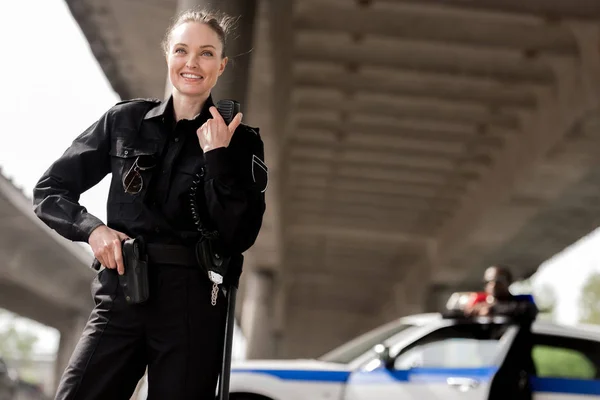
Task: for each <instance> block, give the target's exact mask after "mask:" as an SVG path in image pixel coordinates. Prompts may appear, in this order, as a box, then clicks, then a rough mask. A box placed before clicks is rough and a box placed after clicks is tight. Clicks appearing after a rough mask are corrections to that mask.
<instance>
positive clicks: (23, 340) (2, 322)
mask: <svg viewBox="0 0 600 400" xmlns="http://www.w3.org/2000/svg"><path fill="white" fill-rule="evenodd" d="M17 318H18V317H17V316H15V315H13V314H11V313H9V312H7V311H3V310H0V355H2V356H3V357H4V358H7V359H18V360H23V361H25V362H27V361H29V360H31V357H32V355H33V349H34V346H35V344H36V343H37V341H38V337H37V336H36V335H35V334H33V333H31V332H27V331H24V330H22V329H18V328H17Z"/></svg>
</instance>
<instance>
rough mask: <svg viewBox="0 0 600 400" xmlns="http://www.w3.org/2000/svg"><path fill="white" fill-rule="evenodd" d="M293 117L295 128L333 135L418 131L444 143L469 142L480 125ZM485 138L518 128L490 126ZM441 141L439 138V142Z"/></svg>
mask: <svg viewBox="0 0 600 400" xmlns="http://www.w3.org/2000/svg"><path fill="white" fill-rule="evenodd" d="M294 116H295V117H296V118H298V119H299V121H298V123H297V127H298V128H299V129H318V130H329V131H335V132H357V133H364V134H368V133H373V131H376V132H377V133H379V134H386V135H397V136H401V135H402V134H403V132H404V131H405V130H406V131H408V133H407V135H411V132H422V133H423V134H424V136H425V138H426V137H427V135H428V134H429V135H431V136H433V137H436V136H435V135H437V137H440V138H444V137H445V136H447V140H456V139H457V138H458V137H461V136H462V137H465V136H467V135H471V139H475V136H476V135H477V134H480V133H481V129H482V128H481V124H477V123H468V122H458V121H439V120H438V121H436V120H427V119H420V118H418V117H415V118H396V117H383V116H379V117H373V116H366V115H356V116H352V118H348V119H347V120H341V119H340V118H339V116H338V115H337V114H326V113H309V112H302V111H296V112H295V113H294ZM485 129H486V130H485V132H486V135H487V136H491V137H496V136H497V137H503V136H506V135H514V134H517V133H518V132H519V131H518V129H506V128H502V127H498V126H494V125H491V124H490V125H488V126H487V127H486V128H485ZM442 140H443V139H442Z"/></svg>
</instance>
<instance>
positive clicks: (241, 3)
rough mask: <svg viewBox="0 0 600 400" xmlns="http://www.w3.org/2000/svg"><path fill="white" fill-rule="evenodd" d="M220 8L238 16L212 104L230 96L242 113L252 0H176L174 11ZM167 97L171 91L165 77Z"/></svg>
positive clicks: (251, 34) (253, 10) (251, 33)
mask: <svg viewBox="0 0 600 400" xmlns="http://www.w3.org/2000/svg"><path fill="white" fill-rule="evenodd" d="M204 7H206V8H207V9H210V10H216V11H222V12H225V13H227V14H228V15H230V16H232V17H239V19H238V21H237V27H236V30H235V31H234V32H233V34H232V35H231V37H230V38H229V41H228V43H227V48H226V50H225V51H226V53H225V55H226V56H227V57H228V58H229V62H228V64H227V67H226V68H225V72H224V73H223V75H221V77H220V78H219V81H218V83H217V85H216V86H215V87H214V89H213V91H212V97H213V100H214V101H215V103H216V102H217V101H219V100H222V99H234V100H237V101H238V102H240V104H241V105H242V112H243V111H244V105H245V104H246V100H247V94H248V76H249V71H250V57H251V55H252V47H253V42H254V19H255V15H256V0H221V1H218V2H211V1H207V0H179V1H178V3H177V13H178V14H179V13H180V12H183V11H186V10H189V9H192V8H200V9H201V8H204ZM166 92H167V96H168V95H169V94H170V92H171V87H170V83H169V82H168V79H167V87H166Z"/></svg>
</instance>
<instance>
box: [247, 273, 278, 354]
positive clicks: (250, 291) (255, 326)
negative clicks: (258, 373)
mask: <svg viewBox="0 0 600 400" xmlns="http://www.w3.org/2000/svg"><path fill="white" fill-rule="evenodd" d="M247 278H248V281H247V286H246V296H245V299H244V313H243V315H242V331H243V332H244V334H245V336H246V343H247V349H246V357H247V358H249V359H256V358H270V357H273V355H274V350H275V335H274V327H273V322H274V307H273V305H274V294H275V293H274V290H273V289H274V275H273V272H271V271H269V270H260V269H258V270H256V271H252V272H250V273H249V275H248V277H247Z"/></svg>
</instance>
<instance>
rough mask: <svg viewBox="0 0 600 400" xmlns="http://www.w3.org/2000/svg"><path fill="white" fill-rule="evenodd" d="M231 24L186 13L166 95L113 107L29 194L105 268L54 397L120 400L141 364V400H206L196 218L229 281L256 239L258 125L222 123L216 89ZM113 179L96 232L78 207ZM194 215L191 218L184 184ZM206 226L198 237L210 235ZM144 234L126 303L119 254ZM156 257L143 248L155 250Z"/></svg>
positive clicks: (207, 297)
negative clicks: (140, 281)
mask: <svg viewBox="0 0 600 400" xmlns="http://www.w3.org/2000/svg"><path fill="white" fill-rule="evenodd" d="M232 21H233V19H232V18H230V17H227V16H223V15H222V14H218V15H216V14H210V13H208V12H201V11H188V12H185V13H183V14H181V15H180V16H179V18H178V19H177V20H176V21H175V23H174V24H173V25H172V26H171V27H170V28H169V30H168V31H167V34H166V37H165V40H164V43H163V49H164V52H165V56H166V60H167V65H168V74H169V79H170V82H171V84H172V87H173V89H172V94H171V96H170V97H169V98H168V99H167V100H165V101H163V102H160V101H156V100H130V101H124V102H121V103H118V104H117V105H115V106H114V107H112V108H111V109H110V110H108V112H106V114H104V115H103V116H102V117H101V118H100V119H99V120H98V121H97V122H96V123H94V124H93V125H92V126H90V127H89V128H88V129H87V130H86V131H85V132H83V133H82V134H81V135H80V136H79V137H77V138H76V139H75V140H74V142H73V143H72V145H71V146H70V147H69V148H68V149H67V150H66V152H65V153H64V154H63V155H62V156H61V157H60V158H59V159H58V160H57V161H56V162H54V163H53V164H52V165H51V166H50V168H49V169H48V170H47V171H46V172H45V173H44V175H43V176H42V177H41V179H40V180H39V182H38V183H37V185H36V187H35V189H34V209H35V212H36V214H37V215H38V217H39V218H41V219H42V220H43V221H44V222H45V223H46V224H47V225H48V226H50V227H51V228H53V229H55V230H56V231H57V232H58V233H60V234H61V235H62V236H64V237H65V238H67V239H70V240H73V241H82V242H87V243H89V245H90V246H91V248H92V250H93V253H94V255H95V257H96V259H97V260H98V261H99V262H100V263H101V265H102V266H103V268H102V269H101V271H100V273H99V274H98V276H97V277H96V278H95V279H94V282H93V283H92V295H93V297H94V301H95V308H94V310H93V311H92V314H91V316H90V319H89V321H88V323H87V325H86V327H85V329H84V331H83V334H82V336H81V338H80V340H79V342H78V344H77V346H76V348H75V351H74V353H73V355H72V357H71V359H70V361H69V364H68V367H67V368H66V370H65V371H64V374H63V376H62V378H61V381H60V384H59V387H58V391H57V395H56V398H57V399H65V400H66V399H69V400H74V399H82V400H93V399H110V400H118V399H129V398H130V396H131V394H132V393H133V391H134V389H135V386H136V384H137V382H138V380H139V379H140V378H141V377H142V376H143V374H144V372H145V369H146V367H148V386H149V398H150V399H212V398H214V394H215V388H216V382H217V378H218V373H219V370H220V362H221V355H222V354H221V352H222V348H223V346H222V344H223V340H224V325H225V314H226V299H225V298H224V296H225V294H224V291H223V290H218V291H217V293H216V296H215V293H214V291H213V288H214V287H215V284H214V283H213V282H211V281H210V279H209V278H208V277H207V274H206V272H205V271H203V270H202V268H199V267H198V261H197V259H198V256H197V254H195V253H196V251H195V249H196V248H198V246H197V243H198V241H199V239H200V233H199V231H198V229H197V225H196V224H195V218H196V219H198V217H200V219H201V220H202V223H203V225H204V227H208V228H210V229H212V230H213V231H214V232H217V233H218V238H219V243H220V245H221V247H222V249H224V251H225V252H226V253H227V254H228V257H229V259H230V263H229V264H230V265H229V268H228V272H227V274H226V276H225V282H224V283H225V284H234V285H237V282H238V280H239V276H240V274H241V269H242V255H241V254H242V253H243V252H244V251H245V250H247V249H248V248H249V247H250V246H252V244H253V243H254V241H255V240H256V237H257V236H258V233H259V230H260V227H261V224H262V217H263V214H264V211H265V198H264V191H265V190H266V186H267V168H266V166H265V165H264V154H263V143H262V141H261V139H260V136H259V133H258V129H256V128H250V127H248V126H246V125H243V124H241V120H242V115H241V113H238V114H237V115H235V117H234V118H233V120H232V121H231V122H230V123H229V125H227V124H226V123H225V121H224V120H223V118H222V117H221V115H220V114H219V112H218V111H217V109H216V108H215V107H214V103H213V101H212V98H211V95H210V94H211V89H212V88H213V87H214V86H215V84H216V83H217V80H218V79H219V76H220V75H221V74H222V73H223V71H224V69H225V67H226V65H227V61H228V59H227V57H226V50H227V47H226V43H227V34H228V32H229V30H230V28H231V25H232ZM109 173H112V182H111V186H110V192H109V197H108V205H107V211H108V214H107V224H106V225H105V224H104V223H103V222H102V221H100V220H99V219H98V218H96V217H95V216H93V215H91V214H90V213H89V212H87V210H86V209H85V208H84V207H83V206H82V205H80V204H79V202H78V201H79V197H80V195H81V193H83V192H85V191H86V190H87V189H89V188H91V187H92V186H94V185H96V184H97V183H98V182H99V181H100V180H101V179H102V178H103V177H104V176H106V175H107V174H109ZM191 188H193V190H194V191H195V192H194V194H195V199H196V200H197V202H198V205H199V206H198V208H199V209H200V210H201V212H200V215H199V216H198V215H196V216H194V215H193V212H192V210H191V207H190V198H191V197H190V196H191V193H190V190H191ZM208 228H207V229H208ZM128 238H140V239H143V243H145V245H144V249H145V250H144V251H146V249H147V255H148V258H147V260H148V282H149V297H148V299H147V301H145V302H143V303H141V304H130V303H129V302H128V301H126V299H125V298H124V295H123V288H122V285H120V279H119V278H120V276H121V277H122V276H123V274H124V272H125V265H124V262H123V255H122V249H121V243H122V241H124V240H126V239H128ZM150 250H151V251H150Z"/></svg>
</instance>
